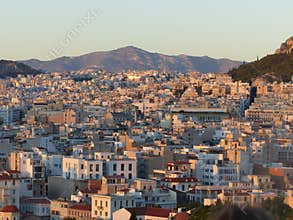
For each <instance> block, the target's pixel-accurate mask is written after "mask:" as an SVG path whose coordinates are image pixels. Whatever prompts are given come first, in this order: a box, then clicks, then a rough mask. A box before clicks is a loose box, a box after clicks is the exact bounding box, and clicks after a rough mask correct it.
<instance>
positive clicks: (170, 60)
mask: <svg viewBox="0 0 293 220" xmlns="http://www.w3.org/2000/svg"><path fill="white" fill-rule="evenodd" d="M22 62H23V63H25V64H27V65H30V66H31V67H33V68H36V69H42V70H44V71H50V72H55V71H57V72H64V71H77V70H81V69H86V68H93V67H95V68H99V69H104V70H106V71H108V72H120V71H127V70H151V69H152V70H159V71H164V70H168V71H180V72H187V71H198V72H202V73H207V72H227V71H229V70H231V69H232V68H234V67H238V66H239V65H240V62H237V61H233V60H229V59H213V58H210V57H207V56H204V57H195V56H187V55H179V56H169V55H164V54H160V53H151V52H148V51H145V50H142V49H139V48H136V47H133V46H129V47H124V48H120V49H116V50H112V51H105V52H94V53H89V54H85V55H82V56H77V57H60V58H57V59H54V60H50V61H40V60H36V59H32V60H26V61H22Z"/></svg>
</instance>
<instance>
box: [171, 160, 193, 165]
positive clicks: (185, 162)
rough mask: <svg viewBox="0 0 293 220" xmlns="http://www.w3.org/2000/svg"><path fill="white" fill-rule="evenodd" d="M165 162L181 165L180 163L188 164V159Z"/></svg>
mask: <svg viewBox="0 0 293 220" xmlns="http://www.w3.org/2000/svg"><path fill="white" fill-rule="evenodd" d="M167 164H168V165H172V164H174V165H175V164H176V165H181V164H190V163H189V162H188V161H173V162H169V163H167Z"/></svg>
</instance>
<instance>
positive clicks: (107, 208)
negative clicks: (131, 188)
mask: <svg viewBox="0 0 293 220" xmlns="http://www.w3.org/2000/svg"><path fill="white" fill-rule="evenodd" d="M144 206H145V202H144V199H142V196H141V193H138V192H118V193H116V194H115V195H98V194H96V195H92V218H94V219H105V220H107V219H112V214H113V212H115V211H117V210H118V209H121V208H134V207H144Z"/></svg>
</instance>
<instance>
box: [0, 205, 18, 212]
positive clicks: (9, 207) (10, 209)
mask: <svg viewBox="0 0 293 220" xmlns="http://www.w3.org/2000/svg"><path fill="white" fill-rule="evenodd" d="M0 212H18V208H17V207H16V206H14V205H7V206H4V207H3V208H2V209H1V211H0Z"/></svg>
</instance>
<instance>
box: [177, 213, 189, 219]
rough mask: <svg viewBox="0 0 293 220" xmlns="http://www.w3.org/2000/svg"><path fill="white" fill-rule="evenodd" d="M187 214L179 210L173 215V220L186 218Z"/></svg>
mask: <svg viewBox="0 0 293 220" xmlns="http://www.w3.org/2000/svg"><path fill="white" fill-rule="evenodd" d="M188 217H189V215H188V214H187V213H185V212H180V213H178V214H176V215H175V220H188Z"/></svg>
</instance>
